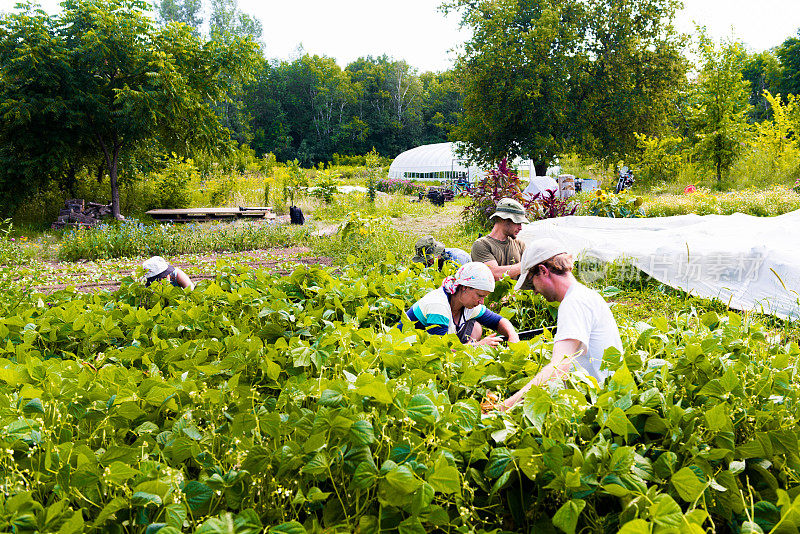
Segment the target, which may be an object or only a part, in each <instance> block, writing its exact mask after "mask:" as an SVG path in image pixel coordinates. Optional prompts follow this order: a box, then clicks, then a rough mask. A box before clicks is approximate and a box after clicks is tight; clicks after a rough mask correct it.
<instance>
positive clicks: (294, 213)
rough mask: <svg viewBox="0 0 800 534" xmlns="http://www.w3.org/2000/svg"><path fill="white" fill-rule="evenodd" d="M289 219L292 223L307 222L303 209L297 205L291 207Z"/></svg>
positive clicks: (301, 223) (300, 223)
mask: <svg viewBox="0 0 800 534" xmlns="http://www.w3.org/2000/svg"><path fill="white" fill-rule="evenodd" d="M289 220H290V221H291V223H292V224H299V225H301V226H302V225H303V224H304V223H305V222H306V218H305V217H304V216H303V210H301V209H300V208H298V207H297V206H292V207H291V208H289Z"/></svg>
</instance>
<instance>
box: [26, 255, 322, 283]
mask: <svg viewBox="0 0 800 534" xmlns="http://www.w3.org/2000/svg"><path fill="white" fill-rule="evenodd" d="M310 252H311V249H309V248H307V247H293V248H286V249H266V250H248V251H245V252H225V253H206V254H185V255H181V256H174V257H169V258H167V260H168V261H170V263H171V264H172V265H175V266H177V267H180V268H181V269H183V270H184V271H185V272H186V273H187V274H188V275H189V277H190V278H191V279H192V280H193V281H194V282H198V281H200V280H207V279H211V278H214V277H215V276H216V272H217V271H218V267H217V263H218V262H220V261H222V262H228V263H232V264H237V265H247V266H249V267H252V268H259V269H266V270H269V271H272V272H276V273H279V274H288V273H290V272H291V270H292V269H293V268H294V266H297V265H326V266H330V265H331V258H327V257H319V256H310V255H309V254H310ZM142 261H143V258H136V259H118V260H108V261H105V262H94V261H83V262H44V263H42V264H37V265H36V266H32V269H33V270H34V271H36V272H37V273H36V276H25V274H22V275H20V276H18V277H17V278H16V279H15V280H13V281H14V282H16V283H22V282H23V280H26V279H27V280H29V282H28V284H27V285H26V287H27V288H29V289H30V290H37V291H42V292H44V293H51V292H53V291H58V290H60V289H66V288H68V287H74V288H75V289H77V290H78V291H84V292H91V291H96V290H98V289H104V290H108V291H114V290H116V289H118V288H119V286H120V281H121V280H122V279H123V278H125V277H127V276H131V275H132V274H135V271H136V269H137V268H138V267H139V266H140V265H141V262H142Z"/></svg>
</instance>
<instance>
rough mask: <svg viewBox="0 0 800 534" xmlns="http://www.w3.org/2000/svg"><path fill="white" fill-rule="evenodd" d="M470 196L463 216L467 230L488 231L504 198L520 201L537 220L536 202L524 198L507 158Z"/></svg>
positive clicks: (476, 186)
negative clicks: (490, 218)
mask: <svg viewBox="0 0 800 534" xmlns="http://www.w3.org/2000/svg"><path fill="white" fill-rule="evenodd" d="M468 195H469V197H470V204H469V205H468V206H467V207H466V208H464V211H463V212H462V215H461V218H462V223H463V224H464V226H465V228H466V229H477V230H479V231H488V230H489V229H490V228H491V226H492V224H491V221H490V220H489V217H491V216H492V213H494V211H495V208H496V207H497V203H498V202H499V201H500V200H501V199H503V198H513V199H514V200H516V201H518V202H519V203H520V204H522V206H523V207H524V208H525V210H526V211H527V212H528V213H529V214H530V216H531V217H533V218H536V213H537V211H536V210H537V207H536V205H535V204H536V201H532V200H530V199H526V198H524V197H523V196H522V188H520V184H519V177H518V176H517V175H516V173H514V171H513V169H511V168H510V167H509V166H508V162H507V160H506V159H505V158H504V159H503V160H502V161H501V162H500V164H499V165H498V166H497V168H494V169H491V170H490V171H489V172H487V173H486V176H485V177H484V178H483V180H481V181H479V182H478V183H477V184H476V185H475V187H473V188H472V190H470V192H469V193H468Z"/></svg>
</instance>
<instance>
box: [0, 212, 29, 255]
mask: <svg viewBox="0 0 800 534" xmlns="http://www.w3.org/2000/svg"><path fill="white" fill-rule="evenodd" d="M12 228H13V225H12V224H11V219H6V220H4V221H0V265H6V266H11V265H19V264H20V263H22V262H23V261H25V260H27V259H29V258H30V254H29V253H28V252H27V251H26V250H25V249H24V248H23V246H22V245H23V243H24V242H25V241H27V238H16V237H13V236H12V235H11V229H12Z"/></svg>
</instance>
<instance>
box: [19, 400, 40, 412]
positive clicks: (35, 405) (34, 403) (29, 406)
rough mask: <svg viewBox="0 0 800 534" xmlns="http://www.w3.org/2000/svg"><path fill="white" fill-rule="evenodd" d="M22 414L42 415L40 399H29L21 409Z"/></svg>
mask: <svg viewBox="0 0 800 534" xmlns="http://www.w3.org/2000/svg"><path fill="white" fill-rule="evenodd" d="M22 413H24V414H26V415H30V414H32V413H44V406H42V401H41V400H40V399H31V400H29V401H28V402H26V403H25V406H23V407H22Z"/></svg>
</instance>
